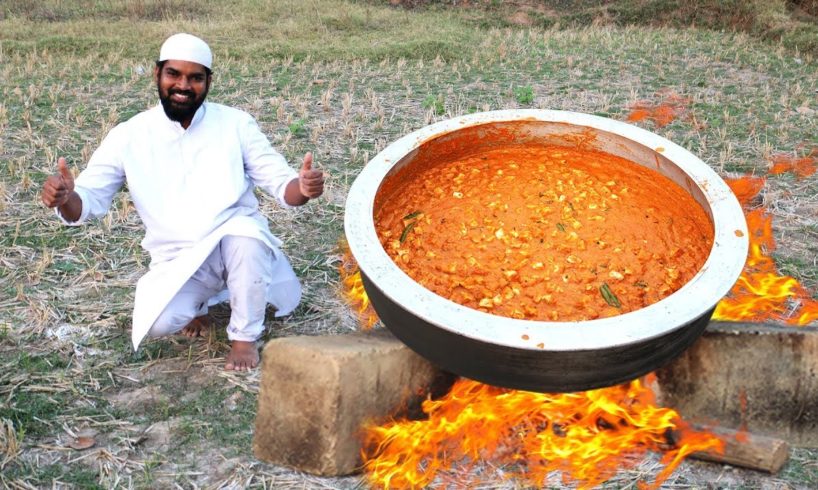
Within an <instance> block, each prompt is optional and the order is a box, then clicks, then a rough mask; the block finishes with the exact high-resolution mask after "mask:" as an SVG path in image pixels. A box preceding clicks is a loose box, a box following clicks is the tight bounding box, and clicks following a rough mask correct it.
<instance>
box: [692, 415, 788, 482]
mask: <svg viewBox="0 0 818 490" xmlns="http://www.w3.org/2000/svg"><path fill="white" fill-rule="evenodd" d="M694 427H695V428H696V430H698V431H706V432H711V433H713V434H715V435H716V436H718V437H719V438H720V439H721V440H722V441H724V449H723V450H722V451H715V450H705V451H700V452H696V453H693V454H691V455H690V457H691V458H695V459H700V460H703V461H710V462H713V463H723V464H729V465H732V466H741V467H742V468H749V469H751V470H756V471H765V472H767V473H777V472H778V470H780V469H781V467H782V466H784V463H786V462H787V458H788V457H789V452H790V446H789V444H788V443H787V441H784V440H783V439H777V438H774V437H767V436H762V435H757V434H750V433H749V432H747V431H743V430H734V429H728V428H726V427H703V426H695V425H694Z"/></svg>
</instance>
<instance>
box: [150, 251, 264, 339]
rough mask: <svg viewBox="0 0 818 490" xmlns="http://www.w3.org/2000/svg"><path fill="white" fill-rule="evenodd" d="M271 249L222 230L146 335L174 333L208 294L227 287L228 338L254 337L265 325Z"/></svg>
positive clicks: (199, 310)
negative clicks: (203, 259)
mask: <svg viewBox="0 0 818 490" xmlns="http://www.w3.org/2000/svg"><path fill="white" fill-rule="evenodd" d="M274 260H275V257H274V256H273V253H272V251H271V250H270V249H269V248H268V247H267V246H266V245H265V244H264V243H263V242H261V241H260V240H256V239H255V238H248V237H243V236H234V235H227V236H225V237H224V238H222V239H221V241H219V244H218V245H216V248H214V249H213V251H212V252H211V253H210V255H209V256H208V257H207V259H206V260H205V261H204V263H203V264H202V265H201V267H199V270H197V271H196V272H195V273H194V274H193V276H192V277H191V278H190V279H188V281H187V282H186V283H185V284H184V285H183V286H182V289H180V290H179V292H178V293H176V296H174V297H173V299H172V300H170V303H168V306H167V307H165V309H164V310H163V311H162V313H160V314H159V317H158V318H157V319H156V321H155V322H154V324H153V326H152V327H151V329H150V331H148V336H150V337H161V336H164V335H168V334H172V333H176V332H178V331H179V330H181V329H182V328H184V327H185V326H186V325H187V324H188V323H190V321H191V320H193V319H194V318H195V317H197V316H201V315H204V314H206V313H207V303H208V300H209V299H210V298H212V297H213V296H216V295H217V294H219V293H220V292H222V291H223V290H224V289H225V288H227V291H228V298H229V300H230V310H231V314H230V324H229V325H228V326H227V338H228V339H230V340H231V341H232V340H243V341H248V342H253V341H255V340H257V339H258V338H259V337H261V334H262V332H263V330H264V311H265V309H266V307H267V298H266V293H267V288H268V287H269V286H270V283H271V282H272V276H273V261H274Z"/></svg>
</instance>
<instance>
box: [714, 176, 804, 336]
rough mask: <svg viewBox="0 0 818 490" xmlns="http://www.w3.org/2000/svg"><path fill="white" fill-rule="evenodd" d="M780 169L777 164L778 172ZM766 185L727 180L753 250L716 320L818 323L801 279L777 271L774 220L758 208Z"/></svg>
mask: <svg viewBox="0 0 818 490" xmlns="http://www.w3.org/2000/svg"><path fill="white" fill-rule="evenodd" d="M776 165H778V164H775V163H774V165H773V168H774V169H775V168H776ZM792 170H793V171H794V172H796V173H798V172H803V166H800V167H795V166H794V167H793V168H792ZM813 171H814V169H813ZM765 182H766V179H765V178H764V177H742V178H739V179H727V184H728V185H729V186H730V188H731V189H732V190H733V193H734V194H735V195H736V197H737V198H738V199H739V202H740V203H741V205H742V207H743V208H744V214H745V217H746V219H747V228H748V229H749V231H750V236H749V239H750V249H749V252H748V254H747V263H746V264H745V266H744V270H743V271H742V273H741V276H740V277H739V279H738V281H736V284H735V285H734V286H733V288H732V289H731V290H730V292H729V293H728V295H727V297H725V298H724V299H722V301H721V302H720V303H719V304H718V305H717V306H716V311H715V313H714V314H713V318H714V319H716V320H732V321H740V320H746V321H755V322H763V321H776V322H783V323H787V324H790V325H799V326H801V325H807V324H809V323H811V322H814V321H816V320H818V301H816V300H814V299H812V296H811V295H810V293H809V291H807V290H806V289H805V288H804V287H803V286H801V284H800V283H799V282H798V280H797V279H795V278H793V277H791V276H785V275H780V274H779V273H778V271H777V267H776V265H775V261H774V260H773V258H772V256H771V254H772V253H773V252H774V251H775V248H776V244H775V238H774V237H773V227H772V216H771V215H770V214H768V213H767V212H766V210H765V209H764V208H762V207H757V206H755V205H754V201H755V200H756V198H757V196H758V194H759V193H760V192H761V190H762V189H763V187H764V184H765Z"/></svg>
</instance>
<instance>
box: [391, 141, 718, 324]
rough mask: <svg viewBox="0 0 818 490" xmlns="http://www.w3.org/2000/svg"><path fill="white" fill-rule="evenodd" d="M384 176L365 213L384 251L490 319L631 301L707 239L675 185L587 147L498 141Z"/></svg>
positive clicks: (651, 299)
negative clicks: (379, 194)
mask: <svg viewBox="0 0 818 490" xmlns="http://www.w3.org/2000/svg"><path fill="white" fill-rule="evenodd" d="M392 180H394V181H396V182H398V184H397V185H393V186H392V187H391V188H386V192H385V194H387V195H388V197H385V198H382V199H381V200H380V201H381V203H380V204H381V205H380V206H376V209H377V210H376V216H375V224H376V229H377V231H378V235H379V238H380V240H381V243H382V245H383V247H384V249H385V250H386V251H387V253H388V254H389V255H390V256H391V257H392V259H393V260H394V262H395V263H396V264H397V265H398V266H399V267H400V268H401V269H403V270H404V271H405V272H406V273H407V274H408V275H409V276H410V277H411V278H412V279H413V280H414V281H416V282H418V283H419V284H421V285H423V286H424V287H426V288H427V289H430V290H431V291H433V292H435V293H437V294H438V295H440V296H443V297H446V298H448V299H450V300H452V301H455V302H457V303H460V304H462V305H464V306H467V307H470V308H473V309H477V310H481V311H485V312H489V313H492V314H495V315H502V316H507V317H511V318H518V319H530V320H545V321H580V320H591V319H595V318H602V317H609V316H614V315H618V314H621V313H625V312H629V311H633V310H636V309H639V308H643V307H645V306H647V305H649V304H652V303H655V302H657V301H659V300H661V299H662V298H664V297H666V296H668V295H670V294H672V293H673V292H674V291H676V290H678V289H679V288H680V287H681V286H682V285H684V284H685V283H686V282H688V281H689V280H690V279H691V278H692V277H693V276H694V275H695V274H696V272H697V271H698V270H699V269H700V268H701V266H702V265H703V264H704V262H705V260H706V258H707V256H708V254H709V251H710V248H711V246H712V243H713V225H712V223H711V222H710V220H709V218H708V216H707V215H706V214H705V212H704V210H703V209H702V208H701V206H699V205H698V204H697V203H696V202H695V201H694V200H693V198H692V197H691V196H690V195H689V194H688V193H687V192H685V191H684V190H683V189H682V188H681V187H679V186H678V185H676V184H675V183H674V182H672V181H671V180H670V179H668V178H666V177H664V176H663V175H661V174H659V173H658V172H655V171H653V170H650V169H648V168H645V167H642V166H640V165H637V164H635V163H633V162H630V161H628V160H625V159H622V158H619V157H616V156H614V155H611V154H608V153H602V152H598V151H593V150H584V149H578V148H565V147H558V146H533V145H532V146H508V147H501V148H496V149H492V150H489V151H486V152H482V153H479V154H477V155H474V156H471V157H467V158H464V159H461V160H458V161H454V162H448V163H446V164H442V165H433V166H428V167H427V168H424V169H421V170H420V171H419V172H418V173H416V174H413V176H412V178H411V179H406V178H403V179H402V178H400V176H398V177H397V178H395V179H392Z"/></svg>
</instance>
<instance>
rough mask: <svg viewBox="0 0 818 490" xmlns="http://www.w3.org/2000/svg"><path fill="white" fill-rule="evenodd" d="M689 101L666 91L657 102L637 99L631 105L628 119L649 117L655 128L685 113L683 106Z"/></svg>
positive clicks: (633, 120)
mask: <svg viewBox="0 0 818 490" xmlns="http://www.w3.org/2000/svg"><path fill="white" fill-rule="evenodd" d="M688 103H689V100H688V99H685V98H683V97H681V96H679V95H678V94H676V93H674V92H670V91H668V92H666V93H665V94H664V95H663V96H662V98H661V100H660V101H659V103H658V104H652V103H650V102H647V101H639V102H637V103H635V104H634V105H633V106H631V112H630V114H628V121H632V122H637V121H644V120H645V119H649V120H651V121H653V123H654V124H655V125H656V127H657V128H661V127H663V126H667V125H668V124H670V123H672V122H673V121H674V120H675V119H676V118H677V117H679V116H681V115H682V114H684V113H685V110H686V109H685V107H686V106H687V104H688Z"/></svg>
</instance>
